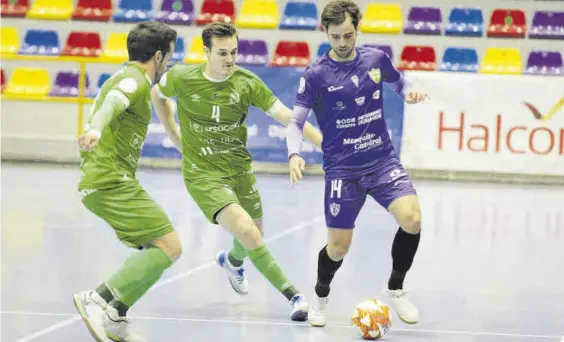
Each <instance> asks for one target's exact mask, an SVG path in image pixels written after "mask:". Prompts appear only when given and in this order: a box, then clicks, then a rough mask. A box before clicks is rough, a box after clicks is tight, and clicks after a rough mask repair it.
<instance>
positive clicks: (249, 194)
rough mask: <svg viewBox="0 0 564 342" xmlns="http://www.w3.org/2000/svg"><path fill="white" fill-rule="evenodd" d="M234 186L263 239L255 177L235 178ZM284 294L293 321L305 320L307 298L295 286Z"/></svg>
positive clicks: (259, 202)
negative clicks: (290, 309)
mask: <svg viewBox="0 0 564 342" xmlns="http://www.w3.org/2000/svg"><path fill="white" fill-rule="evenodd" d="M234 186H235V193H236V194H237V198H238V200H239V203H240V204H241V207H243V209H244V210H245V211H246V212H247V213H248V214H249V215H250V217H251V218H252V220H253V223H254V224H255V226H256V227H257V228H258V229H259V231H260V233H261V237H263V236H264V233H263V228H262V226H263V219H262V217H263V210H262V202H261V197H260V193H259V190H258V187H257V183H256V177H255V175H254V174H253V173H248V174H244V175H240V176H237V177H235V178H234ZM265 277H266V275H265ZM282 293H283V295H284V296H285V297H286V298H287V299H288V300H289V302H290V305H291V306H292V312H291V313H290V317H291V318H292V319H293V320H304V319H305V318H306V317H307V311H308V303H307V301H306V299H305V297H304V296H303V295H301V294H300V293H299V292H298V290H296V288H295V286H290V287H289V288H288V289H287V290H286V291H282Z"/></svg>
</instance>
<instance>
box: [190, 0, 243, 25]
mask: <svg viewBox="0 0 564 342" xmlns="http://www.w3.org/2000/svg"><path fill="white" fill-rule="evenodd" d="M215 21H219V22H226V23H234V22H235V3H234V2H233V0H204V2H203V3H202V8H201V10H200V14H198V16H197V17H196V25H207V24H209V23H211V22H215Z"/></svg>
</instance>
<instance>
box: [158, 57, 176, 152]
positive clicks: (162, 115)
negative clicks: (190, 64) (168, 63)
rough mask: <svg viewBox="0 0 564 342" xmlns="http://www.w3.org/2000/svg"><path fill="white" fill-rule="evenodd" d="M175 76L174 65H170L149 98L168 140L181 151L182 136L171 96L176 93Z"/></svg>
mask: <svg viewBox="0 0 564 342" xmlns="http://www.w3.org/2000/svg"><path fill="white" fill-rule="evenodd" d="M175 76H176V70H175V67H172V68H171V69H170V70H169V71H167V72H166V73H165V74H164V75H163V76H162V77H161V80H160V82H159V83H158V84H157V85H155V86H154V87H153V89H152V91H151V98H152V100H153V104H154V105H155V112H156V113H157V116H158V117H159V120H160V121H161V123H162V124H163V127H164V129H165V131H166V133H167V134H168V136H169V138H170V140H171V141H172V143H173V144H174V146H176V149H178V151H180V152H182V138H181V135H180V128H179V127H178V125H177V124H176V121H175V120H174V111H175V110H174V107H175V103H174V100H173V99H172V97H174V96H175V95H176V89H175V85H174V83H175V82H174V78H175Z"/></svg>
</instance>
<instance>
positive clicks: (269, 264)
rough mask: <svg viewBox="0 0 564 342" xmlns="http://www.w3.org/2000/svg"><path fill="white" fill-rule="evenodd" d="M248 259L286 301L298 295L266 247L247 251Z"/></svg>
mask: <svg viewBox="0 0 564 342" xmlns="http://www.w3.org/2000/svg"><path fill="white" fill-rule="evenodd" d="M249 259H251V261H252V262H253V264H254V265H255V267H256V268H257V269H258V270H259V272H260V273H261V274H262V275H263V276H264V277H265V278H266V279H267V280H268V281H269V282H270V283H271V284H272V285H274V287H275V288H276V289H277V290H278V291H280V292H281V293H282V294H283V295H284V296H285V297H286V298H287V299H288V300H290V299H292V297H294V295H296V294H297V293H298V291H296V289H295V288H294V286H293V285H292V284H290V282H289V281H288V279H287V278H286V276H285V275H284V273H282V270H281V269H280V266H278V263H277V262H276V260H274V257H272V254H270V251H269V250H268V248H266V246H261V247H259V248H255V249H253V250H250V251H249Z"/></svg>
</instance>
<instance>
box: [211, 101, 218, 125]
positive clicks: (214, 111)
mask: <svg viewBox="0 0 564 342" xmlns="http://www.w3.org/2000/svg"><path fill="white" fill-rule="evenodd" d="M211 118H212V119H215V122H219V106H218V105H213V106H212V114H211Z"/></svg>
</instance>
